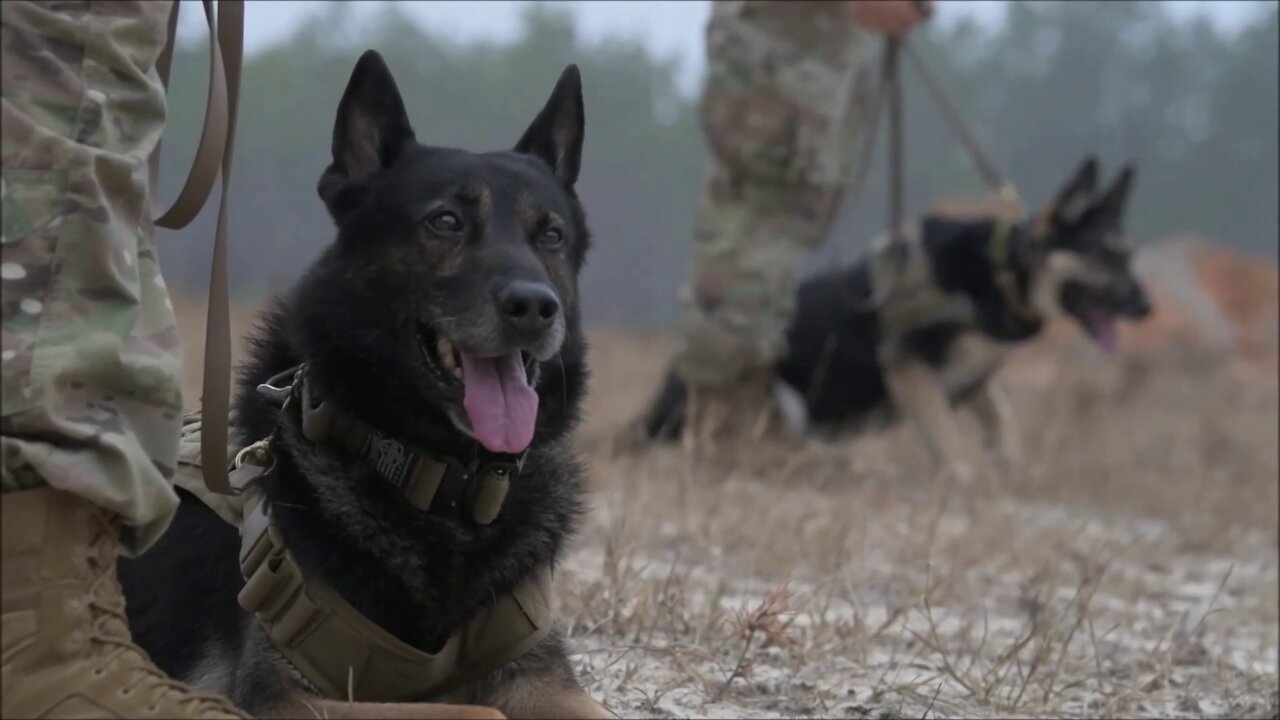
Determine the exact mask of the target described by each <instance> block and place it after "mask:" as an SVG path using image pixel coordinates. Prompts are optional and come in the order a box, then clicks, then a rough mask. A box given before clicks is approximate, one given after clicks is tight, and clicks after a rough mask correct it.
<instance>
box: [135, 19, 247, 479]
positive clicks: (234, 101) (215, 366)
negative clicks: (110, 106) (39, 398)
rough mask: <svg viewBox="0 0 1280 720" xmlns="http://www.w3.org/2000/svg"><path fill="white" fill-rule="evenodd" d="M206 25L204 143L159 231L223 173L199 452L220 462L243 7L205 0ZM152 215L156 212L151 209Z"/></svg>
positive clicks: (164, 73) (166, 65)
mask: <svg viewBox="0 0 1280 720" xmlns="http://www.w3.org/2000/svg"><path fill="white" fill-rule="evenodd" d="M179 5H180V3H179V2H177V1H176V0H175V2H174V3H173V9H172V10H171V11H170V14H169V27H168V39H167V42H166V43H165V49H164V50H163V51H162V52H161V53H160V56H159V57H158V58H157V59H156V72H157V74H158V75H159V76H160V81H161V83H162V84H163V85H164V88H165V91H166V94H167V93H168V90H169V76H170V71H171V70H172V65H173V54H174V51H175V48H176V40H177V32H178V8H179ZM201 5H202V6H203V8H204V15H205V22H206V24H207V25H208V26H209V95H208V100H207V101H206V102H207V105H206V110H205V118H204V127H203V129H202V130H201V132H200V143H199V145H198V146H197V148H196V156H195V159H194V160H192V163H191V170H190V171H189V173H188V174H187V179H186V181H185V182H184V183H183V185H182V190H180V191H179V192H178V197H177V199H176V200H174V202H173V205H172V206H170V207H169V209H168V210H166V211H164V212H163V213H156V214H157V216H156V218H155V224H156V226H158V227H163V228H168V229H170V230H178V229H181V228H184V227H186V226H187V225H189V224H191V221H192V220H194V219H195V217H196V215H197V214H199V212H200V209H201V208H202V207H204V204H205V202H206V201H207V200H208V198H209V193H210V192H211V191H212V189H213V183H214V180H216V179H217V177H218V174H219V172H221V175H222V187H221V194H220V196H219V199H218V219H217V229H216V231H215V233H214V242H213V263H212V268H211V270H210V274H209V307H208V314H207V316H206V321H205V322H206V325H205V345H204V380H203V382H204V391H203V394H202V397H201V403H202V405H203V428H202V430H201V433H200V445H201V455H202V456H203V457H206V458H214V457H221V456H222V454H223V453H224V452H225V448H226V447H227V439H228V431H227V414H228V412H229V411H230V409H231V408H230V404H231V403H230V395H231V302H230V297H229V290H228V284H227V238H226V235H227V217H228V216H227V197H228V190H229V188H230V183H231V159H232V152H233V147H234V145H235V130H236V122H235V121H236V111H237V109H238V106H239V98H240V75H241V62H242V60H243V57H244V2H243V0H218V3H217V12H216V14H215V12H214V3H213V0H202V2H201ZM147 164H148V169H149V172H150V180H151V197H152V207H153V208H155V207H156V206H157V205H158V199H159V198H158V190H159V177H160V144H157V145H156V149H155V151H154V152H152V154H151V157H150V158H149V159H148V162H147ZM153 212H155V211H154V210H153ZM202 472H203V475H204V481H205V485H206V486H208V488H209V490H211V491H213V492H215V493H219V494H222V495H230V494H234V492H235V491H234V490H233V489H232V487H231V483H230V481H229V480H228V478H227V468H226V466H225V465H223V464H221V463H213V462H206V463H203V464H202Z"/></svg>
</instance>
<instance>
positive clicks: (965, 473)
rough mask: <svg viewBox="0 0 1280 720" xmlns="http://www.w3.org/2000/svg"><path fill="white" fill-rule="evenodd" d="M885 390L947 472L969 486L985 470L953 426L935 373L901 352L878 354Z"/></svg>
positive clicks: (946, 400) (987, 471)
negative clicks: (886, 389)
mask: <svg viewBox="0 0 1280 720" xmlns="http://www.w3.org/2000/svg"><path fill="white" fill-rule="evenodd" d="M880 357H881V361H880V366H881V371H882V372H883V373H884V380H885V386H886V387H887V388H888V390H889V395H890V397H891V399H892V400H893V403H894V405H895V406H896V407H897V409H898V411H899V412H901V413H902V414H903V415H904V416H905V417H906V418H907V419H908V420H910V421H911V423H912V425H914V426H915V427H916V430H917V431H919V433H920V435H921V436H922V437H923V438H924V441H925V444H926V445H927V446H928V448H929V450H930V451H931V452H932V453H933V456H934V459H935V460H937V461H939V462H940V463H941V464H942V465H943V467H944V468H945V470H946V471H947V472H950V473H951V474H952V475H953V476H955V478H956V479H957V480H959V481H960V482H962V483H965V484H969V483H971V482H972V481H974V480H975V479H977V477H978V476H979V475H980V474H981V475H989V468H988V467H987V464H986V462H985V461H984V460H983V459H982V455H981V454H980V453H974V452H971V451H970V449H969V444H968V443H966V442H965V439H964V435H963V433H961V431H960V426H959V424H958V423H957V422H956V416H955V412H954V411H953V410H952V409H951V401H950V400H949V399H948V398H947V394H946V391H945V390H943V387H942V383H941V382H940V380H939V379H938V376H937V374H936V373H934V371H933V369H932V368H930V367H929V366H928V365H927V364H926V363H924V362H923V361H921V360H919V359H917V358H915V357H912V356H910V355H908V354H906V353H903V352H897V351H892V350H890V351H887V352H881V356H880Z"/></svg>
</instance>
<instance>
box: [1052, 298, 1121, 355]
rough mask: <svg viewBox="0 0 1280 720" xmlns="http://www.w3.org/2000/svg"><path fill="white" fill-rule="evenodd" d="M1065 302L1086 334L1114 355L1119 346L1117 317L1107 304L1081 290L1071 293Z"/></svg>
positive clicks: (1109, 353)
mask: <svg viewBox="0 0 1280 720" xmlns="http://www.w3.org/2000/svg"><path fill="white" fill-rule="evenodd" d="M1064 301H1065V302H1064V305H1066V307H1067V308H1068V310H1069V311H1070V312H1071V314H1072V315H1074V316H1075V318H1076V320H1077V321H1078V322H1079V323H1080V326H1081V327H1083V328H1084V331H1085V333H1087V334H1088V335H1089V337H1090V338H1091V339H1092V340H1093V341H1094V342H1095V343H1097V344H1098V346H1099V347H1101V348H1102V349H1103V351H1105V352H1106V353H1107V354H1108V355H1111V354H1114V353H1115V351H1116V347H1117V344H1118V343H1117V335H1118V334H1117V332H1116V316H1115V313H1114V312H1112V311H1111V310H1110V309H1109V308H1108V306H1107V304H1106V303H1104V302H1103V301H1102V300H1101V299H1100V298H1096V297H1094V296H1093V295H1092V294H1091V293H1089V292H1087V291H1085V290H1083V289H1081V288H1075V292H1069V293H1068V295H1067V296H1066V297H1064Z"/></svg>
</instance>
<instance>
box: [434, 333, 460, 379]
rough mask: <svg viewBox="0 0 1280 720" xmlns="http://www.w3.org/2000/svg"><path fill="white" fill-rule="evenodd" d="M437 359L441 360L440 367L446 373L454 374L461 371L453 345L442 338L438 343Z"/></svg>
mask: <svg viewBox="0 0 1280 720" xmlns="http://www.w3.org/2000/svg"><path fill="white" fill-rule="evenodd" d="M436 357H438V358H440V367H442V368H444V370H445V372H453V371H455V370H459V369H460V368H458V361H457V359H456V358H455V355H454V352H453V343H451V342H449V341H448V340H445V339H443V338H441V339H440V340H439V341H437V342H436Z"/></svg>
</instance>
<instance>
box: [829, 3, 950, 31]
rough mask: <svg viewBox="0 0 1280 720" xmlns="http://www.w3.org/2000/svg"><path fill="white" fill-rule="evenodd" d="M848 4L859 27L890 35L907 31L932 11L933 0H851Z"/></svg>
mask: <svg viewBox="0 0 1280 720" xmlns="http://www.w3.org/2000/svg"><path fill="white" fill-rule="evenodd" d="M849 4H850V5H851V6H852V7H851V8H850V12H852V13H853V21H854V22H855V23H857V24H858V26H859V27H861V28H862V29H864V30H867V31H868V32H872V33H876V34H877V35H888V36H890V37H896V36H898V35H902V34H903V33H905V32H907V31H908V30H910V29H911V28H913V27H915V26H916V25H918V24H920V22H922V21H923V20H924V19H925V18H927V17H928V16H929V15H930V14H931V13H932V11H933V0H853V1H852V2H850V3H849Z"/></svg>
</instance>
